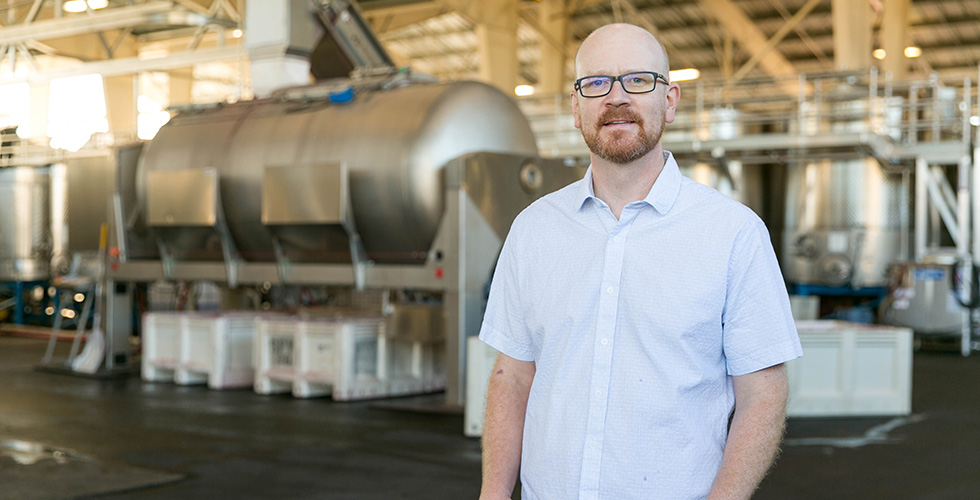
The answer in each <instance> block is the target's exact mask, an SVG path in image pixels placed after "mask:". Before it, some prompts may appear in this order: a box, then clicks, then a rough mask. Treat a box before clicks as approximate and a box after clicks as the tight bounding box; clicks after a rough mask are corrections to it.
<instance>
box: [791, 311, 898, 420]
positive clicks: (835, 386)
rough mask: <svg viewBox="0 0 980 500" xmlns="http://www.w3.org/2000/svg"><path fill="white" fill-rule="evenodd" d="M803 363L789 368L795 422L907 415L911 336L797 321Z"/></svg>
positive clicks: (865, 327)
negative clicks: (797, 420)
mask: <svg viewBox="0 0 980 500" xmlns="http://www.w3.org/2000/svg"><path fill="white" fill-rule="evenodd" d="M796 327H797V330H798V331H799V334H800V343H801V344H802V346H803V357H802V358H799V359H796V360H793V361H790V362H789V363H787V371H788V374H789V404H788V406H787V415H788V416H791V417H832V416H876V415H908V414H910V413H911V412H912V330H911V329H909V328H900V327H892V326H879V325H866V324H859V323H849V322H844V321H827V320H820V321H797V323H796Z"/></svg>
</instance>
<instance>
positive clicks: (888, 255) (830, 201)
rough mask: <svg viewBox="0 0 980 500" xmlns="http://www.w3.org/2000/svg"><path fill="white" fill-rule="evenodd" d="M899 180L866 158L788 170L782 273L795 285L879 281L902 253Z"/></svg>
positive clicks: (883, 280) (885, 279) (877, 283)
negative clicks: (890, 176)
mask: <svg viewBox="0 0 980 500" xmlns="http://www.w3.org/2000/svg"><path fill="white" fill-rule="evenodd" d="M902 199H903V198H902V188H901V180H900V179H893V178H889V177H888V176H887V175H886V174H885V173H884V172H883V171H882V169H881V167H880V165H879V164H878V162H877V161H876V160H875V159H873V158H861V159H855V160H850V161H830V160H824V161H815V162H810V163H806V164H802V165H796V166H793V167H791V168H790V172H789V180H788V192H787V200H786V226H785V229H786V231H785V233H784V235H783V249H784V252H783V254H784V262H783V271H784V273H785V274H786V279H787V281H789V282H791V283H797V284H810V285H825V286H851V287H853V288H861V287H873V286H885V285H887V284H888V276H887V270H888V266H889V265H890V264H891V263H893V262H895V261H897V260H898V259H899V257H900V252H901V228H902V220H901V213H902V210H901V205H900V204H901V203H902Z"/></svg>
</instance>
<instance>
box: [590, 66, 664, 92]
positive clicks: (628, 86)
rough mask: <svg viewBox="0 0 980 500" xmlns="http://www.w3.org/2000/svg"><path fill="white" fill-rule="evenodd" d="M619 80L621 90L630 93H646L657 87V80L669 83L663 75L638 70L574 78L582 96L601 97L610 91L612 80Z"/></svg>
mask: <svg viewBox="0 0 980 500" xmlns="http://www.w3.org/2000/svg"><path fill="white" fill-rule="evenodd" d="M616 80H619V83H620V85H622V86H623V90H625V91H626V92H628V93H630V94H646V93H647V92H653V91H654V90H656V89H657V80H660V81H662V82H664V83H665V84H668V85H669V84H670V82H668V81H667V79H666V78H664V75H661V74H660V73H654V72H652V71H639V72H636V73H626V74H625V75H619V76H606V75H595V76H586V77H582V78H579V79H578V80H575V90H577V91H578V92H579V93H580V94H582V97H602V96H604V95H606V94H608V93H609V92H611V91H612V86H613V82H614V81H616Z"/></svg>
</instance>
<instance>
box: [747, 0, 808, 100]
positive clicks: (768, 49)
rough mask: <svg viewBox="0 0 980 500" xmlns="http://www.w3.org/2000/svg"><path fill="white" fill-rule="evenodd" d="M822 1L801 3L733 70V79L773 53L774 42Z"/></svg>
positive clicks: (784, 35) (778, 40)
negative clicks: (760, 48)
mask: <svg viewBox="0 0 980 500" xmlns="http://www.w3.org/2000/svg"><path fill="white" fill-rule="evenodd" d="M822 1H823V0H810V1H809V2H807V3H806V4H805V5H803V7H800V10H798V11H797V12H796V14H795V15H793V17H792V18H790V20H789V21H786V24H784V25H783V27H782V28H780V29H779V31H777V32H776V33H775V34H774V35H772V37H770V38H769V40H767V41H766V44H765V45H764V46H763V47H762V50H759V51H753V54H752V57H751V58H749V60H748V62H746V63H745V64H743V65H742V67H741V68H739V69H738V71H736V72H735V75H734V76H733V78H734V80H735V81H736V82H737V81H739V80H741V79H742V78H744V77H745V75H747V74H748V73H749V71H752V70H753V69H755V65H756V64H759V63H760V62H761V61H762V59H763V58H765V57H768V55H769V54H771V53H773V50H774V49H775V48H776V44H778V43H779V42H781V41H782V40H783V38H785V37H786V35H788V34H789V32H790V31H792V30H793V28H795V27H796V26H797V25H799V24H800V21H802V20H803V18H804V17H806V16H807V14H809V13H810V11H811V10H813V8H814V7H816V6H817V5H818V4H819V3H820V2H822ZM780 57H782V56H780ZM786 62H787V64H790V63H789V61H786ZM790 65H792V64H790ZM794 70H795V68H794Z"/></svg>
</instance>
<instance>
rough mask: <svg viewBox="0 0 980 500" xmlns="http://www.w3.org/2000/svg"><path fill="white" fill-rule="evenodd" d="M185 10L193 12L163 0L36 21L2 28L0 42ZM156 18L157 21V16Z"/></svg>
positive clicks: (127, 24) (128, 23)
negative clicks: (175, 6)
mask: <svg viewBox="0 0 980 500" xmlns="http://www.w3.org/2000/svg"><path fill="white" fill-rule="evenodd" d="M181 14H185V15H190V14H191V13H190V12H187V11H180V10H177V11H175V10H174V5H173V3H171V2H164V1H160V2H149V3H146V4H143V5H134V6H129V7H116V8H112V9H106V10H103V11H102V12H98V13H93V14H88V15H75V16H66V17H62V18H60V19H46V20H43V21H34V22H32V23H30V24H23V25H14V26H5V27H3V28H0V45H7V44H12V43H20V42H27V41H30V40H50V39H53V38H64V37H69V36H76V35H87V34H92V33H98V32H100V31H108V30H116V29H124V28H131V27H134V26H139V25H140V24H145V23H147V22H149V21H150V19H151V18H153V17H154V16H167V19H168V20H171V19H172V17H173V16H174V15H176V16H178V17H179V16H180V15H181ZM153 20H154V21H156V19H153Z"/></svg>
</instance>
